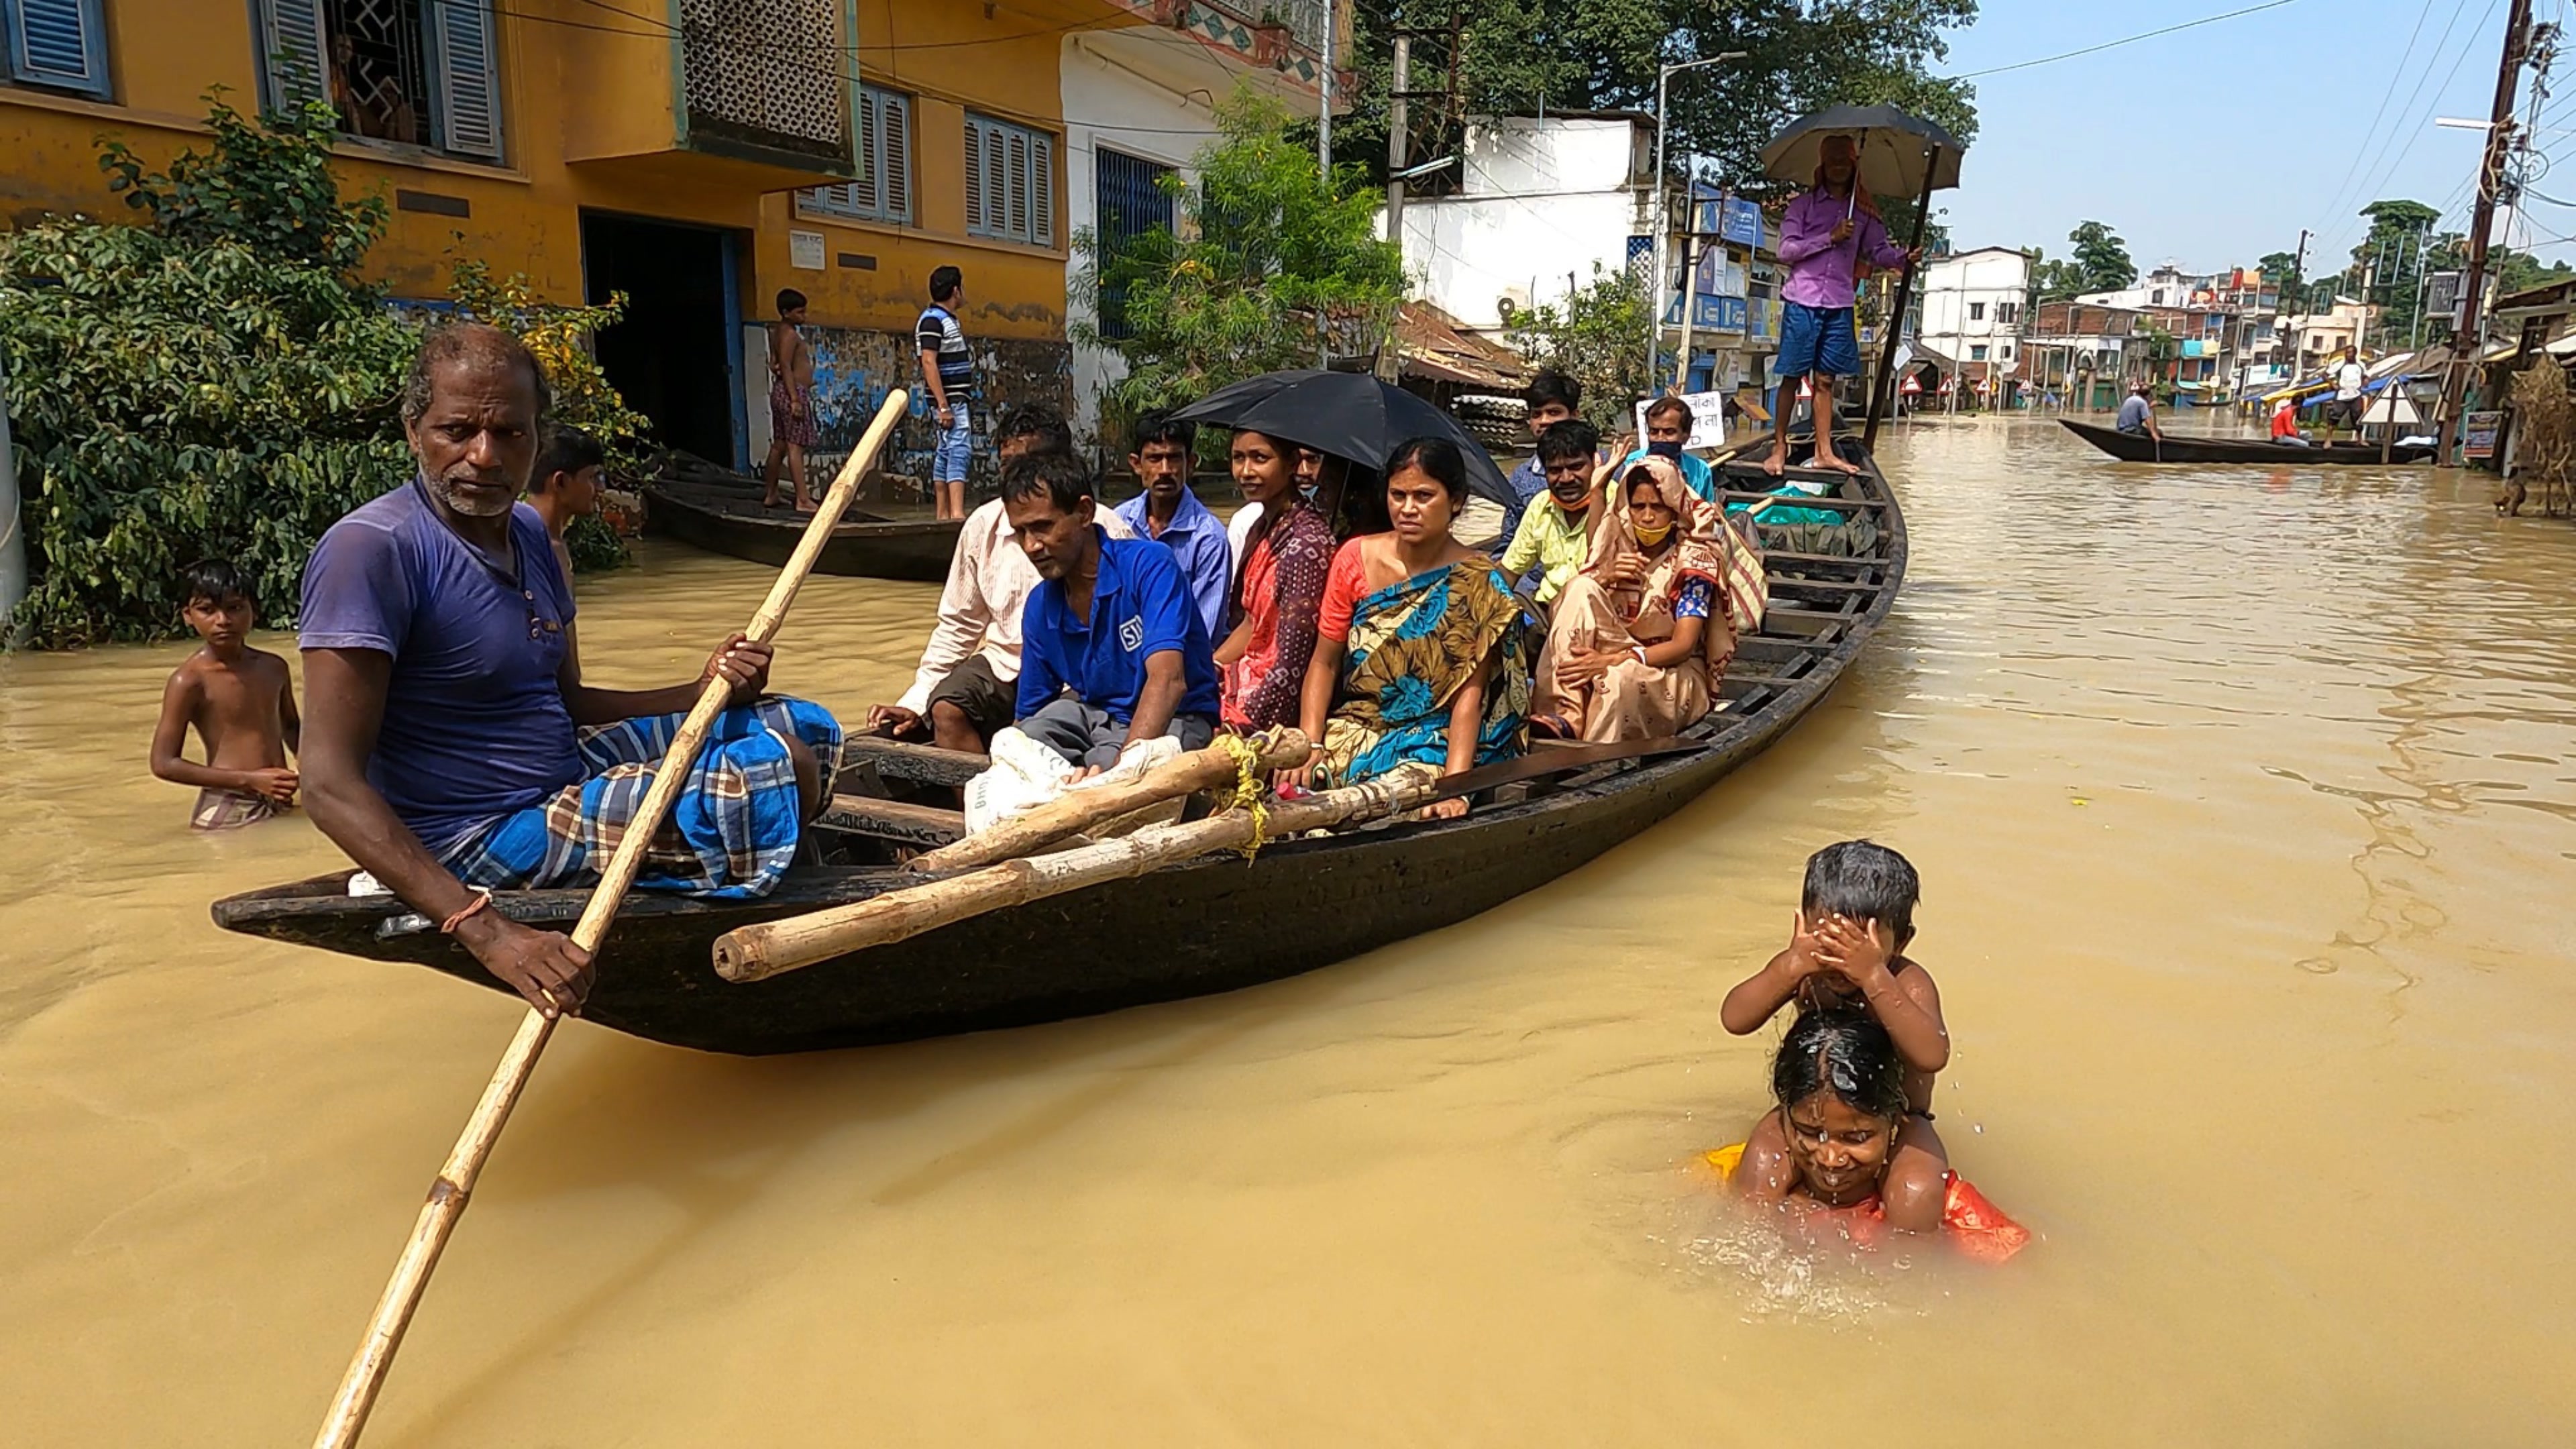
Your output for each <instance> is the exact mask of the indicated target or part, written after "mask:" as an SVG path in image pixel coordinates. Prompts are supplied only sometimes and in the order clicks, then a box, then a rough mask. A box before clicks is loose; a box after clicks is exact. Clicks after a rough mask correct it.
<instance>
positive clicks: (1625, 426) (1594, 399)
mask: <svg viewBox="0 0 2576 1449" xmlns="http://www.w3.org/2000/svg"><path fill="white" fill-rule="evenodd" d="M1648 312H1649V308H1648V304H1647V301H1646V288H1645V284H1644V283H1642V282H1640V281H1639V280H1638V279H1637V277H1636V274H1635V273H1633V272H1626V271H1620V272H1613V271H1609V270H1607V269H1605V268H1603V267H1602V266H1601V264H1600V263H1598V262H1595V263H1593V265H1592V280H1591V281H1589V282H1587V283H1585V284H1584V285H1583V286H1581V287H1578V288H1576V289H1575V290H1574V291H1572V292H1571V293H1568V294H1567V296H1566V299H1565V304H1564V305H1563V306H1561V307H1560V306H1558V305H1556V304H1555V303H1548V304H1546V305H1544V306H1540V307H1534V308H1531V309H1529V310H1528V311H1524V312H1516V313H1514V314H1513V315H1512V319H1511V330H1510V336H1511V341H1512V346H1514V347H1516V348H1518V349H1520V352H1521V355H1522V356H1524V357H1527V358H1528V359H1529V360H1530V361H1532V362H1534V363H1536V364H1538V365H1539V366H1542V367H1553V368H1555V369H1557V370H1558V371H1560V372H1563V373H1564V374H1566V375H1567V376H1568V377H1571V378H1573V379H1574V380H1575V381H1577V382H1579V383H1581V384H1583V415H1584V417H1585V418H1586V419H1587V420H1588V421H1590V422H1591V423H1592V424H1593V425H1594V426H1596V427H1599V428H1601V429H1602V430H1603V431H1604V432H1605V433H1613V434H1615V433H1619V432H1624V431H1627V430H1629V429H1632V428H1634V427H1635V426H1636V421H1635V419H1634V417H1633V416H1632V414H1631V407H1632V405H1633V404H1634V403H1635V402H1636V400H1637V399H1638V398H1641V397H1644V396H1645V395H1646V394H1647V393H1649V392H1651V391H1653V390H1654V386H1653V379H1652V378H1650V377H1648V376H1647V373H1646V358H1645V351H1644V348H1643V347H1642V346H1640V343H1641V342H1642V341H1643V339H1644V338H1645V336H1646V334H1647V327H1646V323H1647V317H1648Z"/></svg>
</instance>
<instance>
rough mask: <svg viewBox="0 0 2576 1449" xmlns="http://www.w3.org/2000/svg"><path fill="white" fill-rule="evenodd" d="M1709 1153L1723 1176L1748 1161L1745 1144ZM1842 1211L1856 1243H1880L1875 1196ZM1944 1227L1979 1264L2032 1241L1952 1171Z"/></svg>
mask: <svg viewBox="0 0 2576 1449" xmlns="http://www.w3.org/2000/svg"><path fill="white" fill-rule="evenodd" d="M1707 1157H1708V1165H1709V1166H1711V1167H1714V1168H1716V1169H1717V1175H1718V1178H1719V1180H1720V1181H1731V1180H1733V1178H1734V1177H1735V1169H1736V1168H1737V1167H1738V1166H1739V1165H1741V1164H1742V1163H1743V1161H1744V1144H1743V1143H1741V1142H1735V1143H1730V1144H1728V1145H1727V1146H1724V1147H1720V1148H1718V1149H1716V1150H1715V1151H1713V1152H1710V1153H1708V1154H1707ZM1828 1211H1835V1210H1831V1209H1829V1210H1828ZM1838 1211H1839V1214H1840V1215H1842V1216H1845V1217H1847V1218H1848V1219H1849V1226H1850V1228H1851V1235H1852V1241H1853V1242H1856V1243H1858V1244H1860V1245H1861V1246H1863V1247H1876V1246H1877V1245H1878V1240H1879V1238H1880V1237H1881V1236H1882V1234H1881V1232H1880V1228H1881V1226H1882V1225H1883V1224H1884V1223H1885V1222H1886V1221H1887V1216H1886V1214H1885V1213H1883V1212H1882V1211H1880V1209H1879V1205H1878V1199H1877V1198H1875V1197H1873V1198H1871V1199H1869V1200H1868V1201H1867V1202H1863V1203H1858V1204H1855V1205H1853V1206H1851V1207H1848V1208H1843V1209H1839V1210H1838ZM1941 1230H1942V1234H1943V1236H1945V1237H1947V1238H1948V1239H1949V1240H1950V1241H1951V1243H1952V1244H1953V1245H1955V1246H1956V1247H1957V1248H1958V1249H1959V1251H1960V1252H1962V1253H1965V1254H1967V1255H1968V1256H1969V1257H1971V1258H1974V1259H1976V1260H1977V1261H1978V1262H1981V1263H2000V1262H2003V1261H2004V1260H2005V1259H2007V1258H2010V1257H2011V1256H2012V1255H2013V1254H2015V1253H2018V1252H2020V1251H2021V1250H2022V1249H2023V1248H2026V1247H2028V1246H2029V1245H2030V1229H2028V1228H2025V1227H2023V1226H2022V1225H2021V1224H2019V1223H2017V1222H2014V1221H2013V1220H2012V1219H2011V1218H2009V1217H2006V1216H2004V1210H2003V1209H2002V1208H1999V1207H1997V1206H1995V1205H1994V1204H1993V1203H1992V1202H1990V1201H1988V1200H1987V1198H1986V1195H1985V1194H1984V1193H1982V1192H1979V1191H1977V1189H1976V1188H1975V1187H1974V1186H1972V1185H1971V1184H1970V1183H1969V1182H1968V1180H1967V1179H1966V1178H1964V1177H1961V1176H1960V1175H1959V1174H1957V1173H1955V1172H1954V1173H1951V1174H1950V1190H1949V1192H1948V1193H1947V1195H1946V1196H1945V1197H1944V1199H1943V1201H1942V1204H1941Z"/></svg>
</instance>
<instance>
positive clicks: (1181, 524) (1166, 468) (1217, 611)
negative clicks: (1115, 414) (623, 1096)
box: [1116, 413, 1234, 639]
mask: <svg viewBox="0 0 2576 1449" xmlns="http://www.w3.org/2000/svg"><path fill="white" fill-rule="evenodd" d="M1198 438H1199V429H1198V424H1196V423H1184V422H1176V421H1174V420H1173V419H1172V418H1171V417H1170V416H1169V415H1168V414H1165V413H1147V414H1146V415H1145V416H1144V418H1143V419H1141V420H1140V421H1139V422H1138V423H1137V426H1136V451H1134V452H1133V453H1130V454H1128V455H1127V463H1128V466H1130V467H1132V468H1134V469H1135V470H1136V477H1137V480H1138V481H1139V482H1141V483H1143V484H1144V485H1145V491H1144V492H1142V493H1139V494H1137V495H1136V496H1135V497H1133V498H1130V499H1128V500H1127V501H1126V502H1124V503H1121V504H1119V505H1118V507H1117V509H1116V512H1117V515H1118V518H1119V520H1120V521H1121V522H1123V523H1125V524H1126V525H1127V526H1128V527H1129V528H1131V529H1133V530H1135V534H1136V536H1137V537H1138V538H1150V539H1154V540H1157V541H1158V542H1160V543H1162V544H1163V545H1164V546H1166V547H1168V548H1170V549H1171V551H1172V557H1173V558H1174V559H1175V560H1176V561H1178V562H1179V564H1180V566H1181V577H1182V578H1183V579H1184V580H1185V581H1187V582H1188V584H1189V588H1190V597H1191V599H1193V600H1194V601H1196V603H1197V605H1198V611H1199V623H1200V624H1202V625H1204V626H1205V627H1206V629H1207V636H1208V637H1209V638H1210V639H1222V638H1224V637H1225V586H1226V584H1227V582H1228V581H1229V580H1230V579H1231V578H1232V577H1233V572H1234V550H1233V549H1232V548H1231V547H1229V546H1228V545H1227V543H1226V537H1225V525H1224V524H1222V523H1219V522H1217V518H1216V515H1215V514H1213V513H1210V512H1209V511H1208V507H1207V505H1206V504H1204V503H1201V502H1200V501H1199V499H1198V495H1197V494H1196V493H1193V492H1191V491H1190V465H1191V463H1192V462H1193V461H1194V460H1195V454H1194V453H1193V451H1192V450H1193V448H1194V447H1195V446H1196V444H1197V443H1198Z"/></svg>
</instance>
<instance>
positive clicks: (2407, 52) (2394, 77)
mask: <svg viewBox="0 0 2576 1449" xmlns="http://www.w3.org/2000/svg"><path fill="white" fill-rule="evenodd" d="M592 3H594V4H596V3H597V0H592ZM2432 13H2433V0H2424V8H2423V9H2421V10H2418V11H2416V12H2415V28H2414V29H2413V30H2410V31H2408V32H2406V43H2405V44H2404V45H2401V46H2399V47H2398V48H2397V67H2396V69H2395V70H2393V71H2391V72H2389V76H2388V85H2387V86H2386V88H2384V89H2382V90H2381V91H2380V93H2379V109H2378V110H2376V111H2373V112H2371V114H2370V124H2369V125H2368V126H2365V127H2363V128H2362V132H2361V142H2360V144H2359V145H2356V146H2354V147H2353V148H2352V159H2351V160H2350V161H2347V162H2345V163H2344V168H2343V179H2342V180H2341V181H2338V182H2336V183H2335V189H2334V190H2333V191H2331V192H2329V193H2327V199H2326V204H2325V207H2324V208H2323V209H2324V211H2325V214H2326V215H2328V216H2331V215H2333V214H2334V209H2335V206H2336V204H2337V203H2338V202H2341V201H2342V200H2343V193H2344V188H2345V187H2347V186H2350V185H2351V184H2352V178H2353V173H2355V172H2357V171H2359V170H2360V169H2361V153H2362V152H2364V151H2367V150H2369V149H2370V142H2371V138H2372V137H2374V136H2376V135H2378V134H2379V122H2380V120H2381V118H2382V117H2384V116H2386V115H2387V114H2388V101H2389V98H2390V97H2392V96H2394V95H2396V94H2397V81H2398V78H2399V77H2400V76H2403V75H2405V74H2406V62H2407V61H2408V60H2409V59H2410V58H2412V57H2413V55H2414V54H2415V37H2417V36H2419V35H2421V34H2423V33H2424V21H2425V20H2426V19H2427V18H2428V17H2430V16H2431V15H2432ZM2451 19H2452V20H2454V21H2456V20H2458V19H2459V12H2458V11H2457V10H2454V11H2453V12H2452V14H2451ZM2450 33H2451V30H2450V26H2449V25H2444V26H2443V27H2442V35H2443V37H2444V39H2448V38H2449V36H2450ZM2439 48H2440V47H2439V44H2438V43H2437V44H2436V46H2435V49H2436V50H2437V51H2438V49H2439Z"/></svg>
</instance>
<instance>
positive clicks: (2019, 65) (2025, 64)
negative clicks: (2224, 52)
mask: <svg viewBox="0 0 2576 1449" xmlns="http://www.w3.org/2000/svg"><path fill="white" fill-rule="evenodd" d="M2297 3H2299V0H2263V3H2262V4H2260V5H2248V6H2246V7H2245V8H2244V9H2242V10H2230V11H2228V12H2227V13H2226V14H2224V15H2204V16H2202V17H2200V18H2199V19H2198V20H2185V21H2183V22H2181V23H2180V24H2176V25H2167V26H2164V27H2163V28H2161V29H2157V30H2146V31H2141V32H2139V33H2138V34H2136V35H2124V36H2121V37H2120V38H2119V39H2117V40H2105V41H2103V42H2101V43H2100V44H2098V45H2088V46H2085V47H2084V48H2083V49H2081V50H2069V51H2063V52H2060V53H2059V54H2056V55H2043V56H2040V57H2038V58H2037V59H2035V60H2017V61H2014V62H2013V63H2012V64H2010V65H1998V66H1989V67H1987V68H1986V69H1984V70H1972V71H1967V72H1965V73H1963V74H1960V75H1954V76H1949V77H1947V79H1950V80H1976V79H1978V78H1980V77H1982V76H1990V75H2002V74H2004V73H2005V72H2007V71H2016V70H2029V69H2030V68H2031V67H2033V66H2041V65H2055V64H2057V63H2058V62H2059V61H2061V60H2073V59H2075V58H2077V57H2078V56H2086V55H2099V54H2100V53H2102V52H2103V51H2106V50H2117V49H2119V48H2120V47H2121V46H2124V45H2135V44H2137V43H2138V42H2139V41H2141V40H2153V39H2155V38H2156V37H2157V36H2160V35H2172V34H2174V33H2176V32H2178V31H2184V30H2196V29H2198V28H2200V27H2201V26H2204V25H2216V24H2217V23H2218V22H2220V21H2222V20H2234V19H2236V18H2237V17H2239V16H2242V15H2254V14H2259V13H2260V12H2262V11H2265V10H2278V9H2280V8H2281V7H2282V6H2284V5H2295V4H2297Z"/></svg>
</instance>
